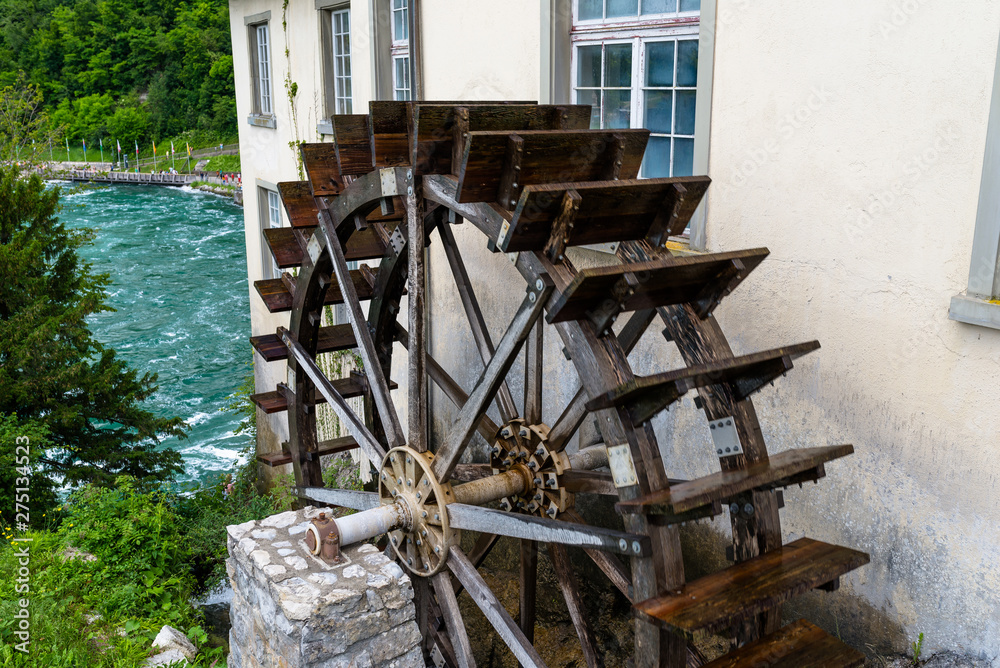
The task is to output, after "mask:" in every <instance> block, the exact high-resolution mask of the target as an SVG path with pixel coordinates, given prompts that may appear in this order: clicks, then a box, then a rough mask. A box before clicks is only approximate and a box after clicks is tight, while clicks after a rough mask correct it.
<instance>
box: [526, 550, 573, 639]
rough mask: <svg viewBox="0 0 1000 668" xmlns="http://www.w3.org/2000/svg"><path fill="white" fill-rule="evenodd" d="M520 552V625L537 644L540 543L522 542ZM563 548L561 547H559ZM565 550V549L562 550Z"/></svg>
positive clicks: (528, 637)
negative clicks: (536, 615)
mask: <svg viewBox="0 0 1000 668" xmlns="http://www.w3.org/2000/svg"><path fill="white" fill-rule="evenodd" d="M520 543H521V550H520V561H519V566H520V573H519V575H520V585H521V586H520V589H519V591H518V599H517V601H518V603H517V606H518V607H517V609H518V618H517V621H518V625H519V626H520V627H521V633H523V634H524V637H525V638H527V639H528V642H530V643H534V642H535V594H536V589H537V585H538V543H536V542H535V541H533V540H522V541H520ZM557 547H560V548H562V546H561V545H559V546H557ZM562 549H564V550H565V548H562Z"/></svg>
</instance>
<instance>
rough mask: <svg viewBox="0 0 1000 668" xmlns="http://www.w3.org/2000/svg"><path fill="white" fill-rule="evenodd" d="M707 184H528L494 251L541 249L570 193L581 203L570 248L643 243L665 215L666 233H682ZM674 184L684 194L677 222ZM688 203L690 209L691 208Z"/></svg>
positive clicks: (694, 179) (689, 180)
mask: <svg viewBox="0 0 1000 668" xmlns="http://www.w3.org/2000/svg"><path fill="white" fill-rule="evenodd" d="M709 183H710V179H709V178H708V177H707V176H688V177H678V178H670V179H641V180H639V179H631V180H622V181H595V182H592V183H547V184H539V185H529V186H527V187H525V188H524V191H523V192H522V193H521V199H520V200H518V203H517V208H516V209H515V210H514V215H513V218H512V219H511V223H510V229H509V230H508V231H507V233H506V234H505V235H504V237H503V239H502V243H499V244H498V246H499V247H500V249H501V250H503V251H505V252H516V251H527V250H534V251H538V250H542V249H543V248H544V247H545V244H546V241H548V239H549V237H550V236H551V233H552V224H553V223H554V222H555V220H556V218H557V217H558V215H559V211H560V202H561V201H562V198H563V196H564V194H565V193H566V192H567V191H569V190H575V191H576V192H577V193H578V194H579V195H580V197H581V198H582V199H581V201H580V208H579V210H578V211H577V212H576V218H575V221H574V225H573V234H572V235H571V236H570V241H569V245H570V246H579V245H583V244H602V243H609V242H613V241H625V240H630V239H642V238H644V237H645V236H647V235H648V234H649V232H650V230H651V229H652V228H653V226H654V222H655V221H656V220H657V217H658V216H659V215H660V214H661V213H662V212H664V211H666V215H667V216H669V217H671V218H670V225H669V227H668V228H667V229H668V233H669V234H674V235H676V234H680V233H681V232H683V231H684V228H685V227H687V224H688V222H689V220H690V216H691V214H692V213H694V208H696V207H697V204H698V202H700V201H701V198H702V197H703V196H704V194H705V191H706V190H707V189H708V185H709ZM678 184H679V185H682V186H684V189H685V190H686V192H685V193H684V195H683V198H684V207H682V208H680V209H679V210H678V211H677V213H678V216H677V218H673V217H672V211H673V206H674V204H675V202H676V200H677V188H676V186H677V185H678ZM689 204H693V205H694V206H693V207H689ZM689 209H690V210H689Z"/></svg>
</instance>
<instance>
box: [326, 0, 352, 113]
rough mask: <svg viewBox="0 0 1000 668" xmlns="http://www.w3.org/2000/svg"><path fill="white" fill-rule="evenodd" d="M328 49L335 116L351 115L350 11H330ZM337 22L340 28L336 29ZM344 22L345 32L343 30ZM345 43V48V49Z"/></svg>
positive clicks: (348, 8) (347, 9)
mask: <svg viewBox="0 0 1000 668" xmlns="http://www.w3.org/2000/svg"><path fill="white" fill-rule="evenodd" d="M329 20H330V37H331V39H330V48H331V49H332V50H333V51H332V54H331V57H332V59H333V95H334V98H333V106H334V113H336V114H350V113H353V111H352V109H353V107H354V101H353V98H354V86H353V82H352V78H351V77H352V70H351V9H350V7H344V8H340V9H333V10H331V11H330V17H329ZM338 21H339V22H340V26H339V27H338V25H337V24H338ZM345 22H346V28H347V29H346V31H345V30H343V27H344V23H345ZM345 43H346V48H345Z"/></svg>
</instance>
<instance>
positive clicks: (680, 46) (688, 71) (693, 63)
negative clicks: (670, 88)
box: [677, 39, 698, 86]
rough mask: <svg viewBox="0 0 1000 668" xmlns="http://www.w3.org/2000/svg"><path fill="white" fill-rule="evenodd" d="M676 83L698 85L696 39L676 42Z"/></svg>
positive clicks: (679, 84)
mask: <svg viewBox="0 0 1000 668" xmlns="http://www.w3.org/2000/svg"><path fill="white" fill-rule="evenodd" d="M677 85H678V86H697V85H698V40H696V39H685V40H680V41H678V42H677Z"/></svg>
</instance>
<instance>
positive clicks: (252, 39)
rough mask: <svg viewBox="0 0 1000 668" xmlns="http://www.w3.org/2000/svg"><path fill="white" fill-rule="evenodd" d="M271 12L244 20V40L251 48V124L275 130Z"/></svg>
mask: <svg viewBox="0 0 1000 668" xmlns="http://www.w3.org/2000/svg"><path fill="white" fill-rule="evenodd" d="M270 17H271V13H270V12H264V13H262V14H254V15H253V16H247V17H245V19H244V21H245V22H246V25H247V33H248V34H247V41H248V45H249V48H250V77H251V79H252V81H251V88H252V109H251V113H250V118H249V119H248V120H249V122H250V124H251V125H256V126H259V127H268V128H273V127H275V121H274V85H273V81H272V77H271V32H270V29H269V23H268V20H269V19H270Z"/></svg>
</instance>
